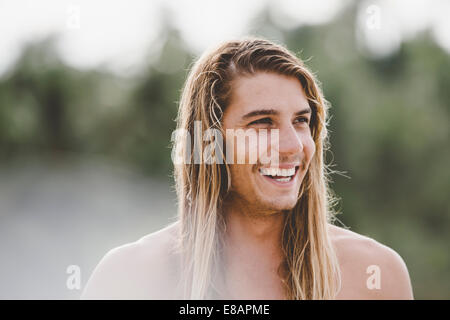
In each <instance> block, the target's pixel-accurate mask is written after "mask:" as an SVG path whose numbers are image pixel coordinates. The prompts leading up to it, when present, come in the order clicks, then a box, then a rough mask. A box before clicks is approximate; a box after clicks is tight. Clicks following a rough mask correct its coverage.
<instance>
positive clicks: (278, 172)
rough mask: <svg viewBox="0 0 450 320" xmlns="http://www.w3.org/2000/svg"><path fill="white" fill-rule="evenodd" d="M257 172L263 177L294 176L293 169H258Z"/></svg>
mask: <svg viewBox="0 0 450 320" xmlns="http://www.w3.org/2000/svg"><path fill="white" fill-rule="evenodd" d="M259 172H261V174H263V175H265V176H283V177H290V176H292V175H294V174H295V168H290V169H281V168H259Z"/></svg>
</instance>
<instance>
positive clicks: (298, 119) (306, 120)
mask: <svg viewBox="0 0 450 320" xmlns="http://www.w3.org/2000/svg"><path fill="white" fill-rule="evenodd" d="M295 122H296V123H302V122H304V123H309V119H308V118H305V117H300V118H297V119H295Z"/></svg>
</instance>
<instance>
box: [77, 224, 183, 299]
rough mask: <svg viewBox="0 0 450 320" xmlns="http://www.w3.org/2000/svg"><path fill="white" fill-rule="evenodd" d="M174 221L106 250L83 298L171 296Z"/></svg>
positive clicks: (173, 282)
mask: <svg viewBox="0 0 450 320" xmlns="http://www.w3.org/2000/svg"><path fill="white" fill-rule="evenodd" d="M177 228H178V224H177V223H173V224H171V225H169V226H167V227H165V228H163V229H161V230H159V231H157V232H154V233H151V234H149V235H146V236H144V237H142V238H141V239H139V240H138V241H135V242H132V243H127V244H124V245H122V246H119V247H116V248H114V249H112V250H110V251H108V252H107V253H106V254H105V256H104V257H103V258H102V259H101V261H100V262H99V264H98V265H97V266H96V268H95V270H94V272H93V273H92V275H91V277H90V278H89V280H88V283H87V284H86V287H85V289H84V291H83V294H82V296H81V298H82V299H170V298H172V295H173V290H172V289H173V288H174V285H175V284H176V281H177V279H176V276H177V274H178V270H177V265H178V264H177V254H176V251H175V248H174V244H175V240H176V237H177Z"/></svg>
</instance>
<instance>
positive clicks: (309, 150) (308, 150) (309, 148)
mask: <svg viewBox="0 0 450 320" xmlns="http://www.w3.org/2000/svg"><path fill="white" fill-rule="evenodd" d="M304 150H305V155H306V157H307V158H308V159H309V160H310V161H311V159H312V158H313V156H314V153H315V152H316V144H315V143H314V140H313V138H312V137H311V136H309V138H308V139H306V142H305V144H304Z"/></svg>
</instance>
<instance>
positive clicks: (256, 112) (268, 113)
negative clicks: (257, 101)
mask: <svg viewBox="0 0 450 320" xmlns="http://www.w3.org/2000/svg"><path fill="white" fill-rule="evenodd" d="M307 113H311V108H309V107H308V108H306V109H303V110H301V111H298V112H296V113H295V115H296V116H300V115H302V114H307ZM273 115H275V116H276V115H279V112H278V111H277V110H274V109H260V110H254V111H250V112H249V113H246V114H244V115H243V116H242V118H243V119H249V118H253V117H256V116H273Z"/></svg>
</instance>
